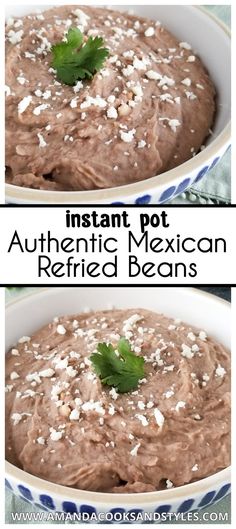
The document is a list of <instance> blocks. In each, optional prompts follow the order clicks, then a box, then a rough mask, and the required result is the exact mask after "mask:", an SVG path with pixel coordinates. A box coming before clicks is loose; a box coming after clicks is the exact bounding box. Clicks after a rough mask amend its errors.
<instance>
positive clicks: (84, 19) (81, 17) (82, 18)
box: [72, 9, 90, 27]
mask: <svg viewBox="0 0 236 529" xmlns="http://www.w3.org/2000/svg"><path fill="white" fill-rule="evenodd" d="M72 13H73V15H75V16H76V17H77V19H78V22H79V24H81V26H83V27H85V26H87V25H88V20H89V19H90V17H89V16H88V15H86V13H84V11H82V9H75V10H74V11H72Z"/></svg>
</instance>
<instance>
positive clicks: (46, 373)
mask: <svg viewBox="0 0 236 529" xmlns="http://www.w3.org/2000/svg"><path fill="white" fill-rule="evenodd" d="M54 374H55V371H54V369H52V368H51V367H49V368H48V369H43V370H42V371H39V376H40V377H43V378H51V377H52V376H53V375H54Z"/></svg>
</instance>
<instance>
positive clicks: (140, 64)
mask: <svg viewBox="0 0 236 529" xmlns="http://www.w3.org/2000/svg"><path fill="white" fill-rule="evenodd" d="M133 68H135V70H146V69H147V64H146V61H145V60H144V59H138V57H134V60H133Z"/></svg>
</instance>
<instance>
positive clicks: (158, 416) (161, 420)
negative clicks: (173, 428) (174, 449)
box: [153, 408, 165, 428]
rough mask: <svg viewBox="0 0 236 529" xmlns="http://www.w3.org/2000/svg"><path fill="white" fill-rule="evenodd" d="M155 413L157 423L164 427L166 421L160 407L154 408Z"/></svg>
mask: <svg viewBox="0 0 236 529" xmlns="http://www.w3.org/2000/svg"><path fill="white" fill-rule="evenodd" d="M153 414H154V417H155V420H156V423H157V424H158V426H159V427H160V428H162V426H163V424H164V422H165V417H164V415H163V414H162V413H161V411H160V410H159V409H158V408H154V410H153Z"/></svg>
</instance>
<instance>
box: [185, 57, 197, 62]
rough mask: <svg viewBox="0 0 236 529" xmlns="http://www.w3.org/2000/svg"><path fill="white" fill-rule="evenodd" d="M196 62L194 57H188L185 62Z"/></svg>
mask: <svg viewBox="0 0 236 529" xmlns="http://www.w3.org/2000/svg"><path fill="white" fill-rule="evenodd" d="M195 61H196V57H195V55H189V56H188V58H187V62H195Z"/></svg>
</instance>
